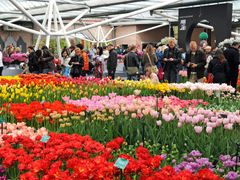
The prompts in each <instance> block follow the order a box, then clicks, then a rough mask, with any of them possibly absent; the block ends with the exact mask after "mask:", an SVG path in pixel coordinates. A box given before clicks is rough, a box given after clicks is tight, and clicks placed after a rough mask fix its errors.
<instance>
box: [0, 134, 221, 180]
mask: <svg viewBox="0 0 240 180" xmlns="http://www.w3.org/2000/svg"><path fill="white" fill-rule="evenodd" d="M49 135H50V139H49V141H48V142H46V143H43V142H41V141H40V138H41V137H40V136H38V137H37V138H36V139H35V140H32V139H30V138H27V137H24V136H17V137H15V138H14V137H12V136H3V140H4V145H3V146H2V147H1V148H0V159H2V164H3V167H4V168H8V169H9V171H8V172H9V173H8V174H7V176H8V177H10V178H18V177H19V178H20V179H39V178H41V179H45V180H48V179H49V180H50V179H63V178H67V179H73V180H74V179H86V178H88V179H89V178H90V179H103V178H104V179H114V178H118V177H120V176H121V174H120V170H118V169H117V168H116V167H114V162H115V161H116V158H117V157H121V158H125V159H127V160H128V161H129V163H128V164H127V167H126V168H125V170H124V173H123V174H122V176H125V177H126V178H132V177H133V176H138V177H140V178H141V179H146V178H147V179H153V178H156V177H159V178H166V177H168V178H175V177H176V178H177V177H182V176H183V174H185V173H187V175H188V176H190V177H192V178H193V177H197V178H198V179H204V175H206V174H208V177H209V178H213V179H220V178H219V177H218V176H217V175H215V174H214V173H213V172H211V171H209V170H208V169H202V170H200V171H199V172H197V173H194V174H193V173H191V172H190V171H188V172H183V171H180V172H176V171H175V170H174V169H173V168H172V167H170V166H166V167H163V168H162V169H161V170H159V167H160V164H161V161H162V157H161V156H160V155H156V156H152V155H151V154H150V153H149V151H148V150H147V149H146V148H144V147H141V146H140V147H138V148H137V149H136V158H133V157H131V156H129V155H127V154H121V155H119V156H117V157H114V156H113V155H112V153H113V152H114V151H116V150H118V149H119V148H120V146H121V144H122V143H123V139H121V138H117V139H113V140H112V141H111V142H109V143H107V145H106V147H105V146H104V145H103V144H101V143H98V142H96V141H93V140H92V139H91V138H90V137H89V136H80V135H77V134H73V135H68V134H56V133H50V134H49ZM19 144H21V146H19ZM14 164H18V165H17V166H14ZM15 168H16V169H17V170H18V172H19V173H14V172H16V171H15ZM205 171H206V172H205Z"/></svg>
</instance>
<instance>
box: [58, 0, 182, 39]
mask: <svg viewBox="0 0 240 180" xmlns="http://www.w3.org/2000/svg"><path fill="white" fill-rule="evenodd" d="M178 1H180V0H168V1H167V2H163V3H159V4H154V5H152V6H149V7H145V8H143V9H140V10H137V11H133V12H130V13H126V14H122V15H119V16H117V17H114V18H111V19H107V20H104V21H101V22H98V23H95V24H91V25H88V26H86V27H81V28H77V29H74V30H71V31H68V32H67V33H66V34H67V35H69V34H74V33H77V32H80V31H84V30H87V29H91V28H94V27H97V26H101V25H104V24H108V23H111V22H114V21H117V20H119V19H123V18H126V17H131V16H134V15H136V14H141V13H144V12H147V11H151V10H154V9H156V8H163V7H165V6H166V5H168V4H172V3H176V2H178ZM58 33H62V31H59V32H58ZM58 33H56V34H55V35H58Z"/></svg>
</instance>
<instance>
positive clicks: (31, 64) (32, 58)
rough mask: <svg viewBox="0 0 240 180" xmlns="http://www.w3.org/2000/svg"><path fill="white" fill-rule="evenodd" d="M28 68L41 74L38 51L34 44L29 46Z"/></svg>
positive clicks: (34, 72)
mask: <svg viewBox="0 0 240 180" xmlns="http://www.w3.org/2000/svg"><path fill="white" fill-rule="evenodd" d="M28 53H29V55H28V68H29V72H30V73H33V74H39V64H38V59H37V56H36V53H35V51H34V48H33V47H32V46H29V47H28Z"/></svg>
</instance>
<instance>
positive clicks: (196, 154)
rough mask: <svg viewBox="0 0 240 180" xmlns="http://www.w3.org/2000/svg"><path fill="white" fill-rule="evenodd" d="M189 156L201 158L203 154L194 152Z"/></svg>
mask: <svg viewBox="0 0 240 180" xmlns="http://www.w3.org/2000/svg"><path fill="white" fill-rule="evenodd" d="M188 156H192V157H201V156H202V153H200V152H199V151H197V150H193V151H192V152H190V153H189V154H188Z"/></svg>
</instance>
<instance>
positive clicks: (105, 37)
mask: <svg viewBox="0 0 240 180" xmlns="http://www.w3.org/2000/svg"><path fill="white" fill-rule="evenodd" d="M113 30H114V27H112V28H111V29H110V30H109V31H108V32H107V34H105V36H104V37H103V39H102V41H104V42H105V41H106V39H107V37H108V36H109V34H110V33H111V32H112V31H113Z"/></svg>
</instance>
